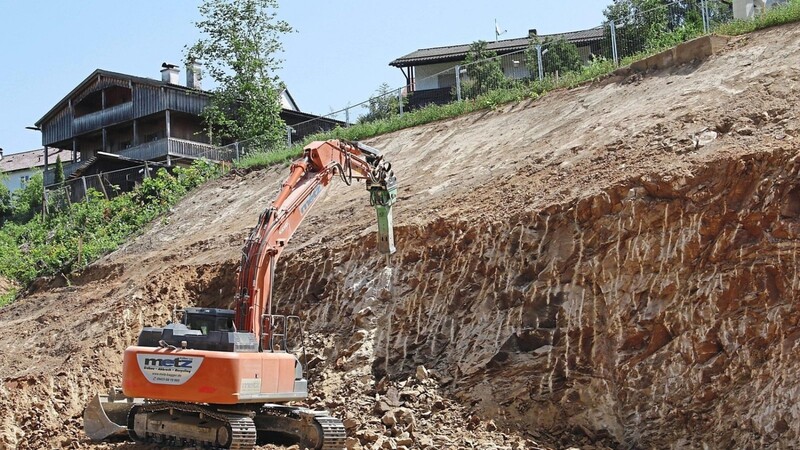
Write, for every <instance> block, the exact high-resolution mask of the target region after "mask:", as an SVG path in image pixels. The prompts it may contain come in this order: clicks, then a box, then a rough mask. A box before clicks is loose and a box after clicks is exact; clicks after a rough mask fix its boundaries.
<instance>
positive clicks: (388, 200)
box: [371, 185, 397, 255]
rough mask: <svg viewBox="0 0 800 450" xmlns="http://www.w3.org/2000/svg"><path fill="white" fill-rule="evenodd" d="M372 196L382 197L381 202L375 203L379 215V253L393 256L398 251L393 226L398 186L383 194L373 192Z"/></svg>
mask: <svg viewBox="0 0 800 450" xmlns="http://www.w3.org/2000/svg"><path fill="white" fill-rule="evenodd" d="M371 194H372V196H373V197H374V196H380V197H382V201H381V202H374V203H373V205H374V206H375V211H376V212H377V213H378V251H379V252H381V253H385V254H387V255H391V254H393V253H394V252H395V250H396V249H395V247H394V228H393V225H392V205H393V204H394V202H395V200H397V186H396V185H395V186H394V187H392V188H391V189H388V190H385V191H382V192H378V191H372V192H371Z"/></svg>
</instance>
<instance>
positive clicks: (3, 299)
mask: <svg viewBox="0 0 800 450" xmlns="http://www.w3.org/2000/svg"><path fill="white" fill-rule="evenodd" d="M16 297H17V290H16V289H12V290H11V291H8V292H6V293H5V294H2V295H0V308H2V307H3V306H6V305H10V304H11V303H12V302H13V301H14V299H15V298H16Z"/></svg>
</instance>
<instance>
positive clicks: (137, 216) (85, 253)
mask: <svg viewBox="0 0 800 450" xmlns="http://www.w3.org/2000/svg"><path fill="white" fill-rule="evenodd" d="M220 173H221V172H220V169H219V167H218V166H216V165H214V164H212V163H210V162H208V161H196V162H195V163H194V164H193V165H192V166H191V167H189V168H176V169H175V170H174V173H173V174H170V173H169V172H167V171H166V170H163V169H162V170H160V171H159V172H158V174H157V175H156V176H154V177H151V178H148V179H146V180H144V182H143V183H142V185H141V186H140V187H139V188H137V189H136V190H134V191H133V192H129V193H125V194H122V195H119V196H117V197H114V198H112V199H110V200H109V199H106V197H105V196H104V195H103V194H102V193H100V192H98V191H95V190H89V192H88V193H87V199H86V201H82V202H77V203H73V204H71V205H67V206H65V208H64V209H63V210H61V211H58V212H55V213H52V214H49V215H47V216H46V218H44V219H42V217H41V215H39V214H34V215H33V216H31V217H30V218H29V220H27V221H23V220H17V219H18V217H19V218H21V217H22V216H21V215H19V216H18V215H17V214H16V212H17V209H16V207H19V211H23V210H26V208H28V209H30V206H31V205H30V204H29V203H32V202H33V200H32V198H31V195H30V192H27V190H28V189H29V188H30V186H31V185H32V184H33V183H29V185H28V186H27V187H26V188H25V189H23V191H24V192H23V193H22V194H20V195H19V196H18V197H17V196H15V216H14V218H13V220H9V221H7V222H6V223H5V224H3V226H2V228H0V275H3V276H5V277H7V278H11V279H14V280H17V281H18V282H20V283H22V284H23V285H25V284H29V283H30V282H31V281H33V280H34V279H36V278H37V277H39V276H42V275H55V274H59V273H60V274H69V273H70V272H72V271H73V270H79V269H81V268H83V267H85V266H86V265H88V264H89V263H91V262H92V261H93V260H95V259H97V258H99V257H100V256H102V255H104V254H106V253H108V252H111V251H113V250H114V249H116V248H117V247H118V246H119V245H120V244H121V243H123V242H125V241H126V240H127V239H129V238H130V236H132V235H134V234H136V233H138V232H140V231H141V230H142V228H144V226H145V225H146V224H147V223H149V222H150V221H152V220H153V219H154V218H156V217H157V216H158V215H160V214H163V213H164V212H166V211H168V210H169V208H170V207H171V206H172V205H174V204H175V203H176V202H177V201H178V200H179V199H180V198H181V197H182V196H183V195H184V194H186V193H187V192H188V191H189V190H191V189H193V188H195V187H197V186H199V185H200V184H202V183H203V182H205V181H207V180H209V179H212V178H214V177H217V176H219V175H220ZM30 189H31V190H33V189H34V188H30ZM39 189H40V190H39V191H37V196H36V198H39V197H40V196H41V188H39ZM0 301H7V299H6V298H5V297H4V298H3V299H0Z"/></svg>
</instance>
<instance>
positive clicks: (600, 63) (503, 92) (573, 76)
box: [236, 0, 800, 168]
mask: <svg viewBox="0 0 800 450" xmlns="http://www.w3.org/2000/svg"><path fill="white" fill-rule="evenodd" d="M799 21H800V0H789V2H788V3H786V4H784V5H781V6H778V7H774V8H772V9H770V10H768V11H767V12H765V13H764V14H761V15H759V16H757V17H755V18H754V19H751V20H735V21H732V22H729V23H725V24H722V25H720V26H718V27H717V28H715V29H714V33H716V34H723V35H728V36H737V35H742V34H746V33H750V32H753V31H757V30H761V29H764V28H769V27H773V26H777V25H783V24H787V23H792V22H799ZM683 37H684V39H691V38H693V37H696V36H694V35H685V36H683ZM673 44H674V43H673ZM660 50H663V48H661V47H659V48H657V49H653V50H652V51H649V52H645V53H641V54H637V55H633V56H628V57H626V58H623V60H622V65H623V66H624V65H629V64H631V63H633V62H635V61H639V60H642V59H644V58H647V57H648V56H651V55H652V54H654V53H657V52H658V51H660ZM615 69H616V67H615V66H614V64H613V63H612V62H611V61H607V60H605V59H598V60H595V61H594V62H592V64H590V65H588V66H586V67H584V68H583V69H582V70H581V71H580V72H577V73H569V74H567V75H565V76H564V77H562V78H560V79H559V80H553V79H546V80H543V81H533V82H530V83H513V84H512V85H511V86H510V87H507V88H504V89H498V90H494V91H491V92H488V93H486V94H483V95H480V96H478V97H477V98H475V99H473V100H463V101H460V102H454V103H450V104H447V105H430V106H426V107H424V108H421V109H418V110H414V111H410V112H407V113H405V114H403V115H402V116H401V115H395V116H392V117H389V118H387V119H381V120H377V121H374V122H366V123H358V124H355V125H352V126H350V127H348V128H337V129H335V130H333V131H330V132H326V133H319V134H315V135H312V136H309V137H308V138H307V139H305V140H304V141H303V142H302V143H301V144H298V145H297V146H294V147H283V148H280V149H275V150H270V151H265V152H254V153H251V154H249V155H248V156H246V157H244V158H242V159H241V160H239V162H238V163H237V164H236V166H237V167H240V168H259V167H267V166H270V165H273V164H279V163H284V162H287V161H289V160H291V159H293V158H296V157H297V156H298V155H300V153H301V152H302V148H303V146H305V145H306V144H307V143H309V142H311V141H317V140H326V139H345V140H359V139H366V138H370V137H375V136H379V135H381V134H386V133H391V132H393V131H398V130H402V129H404V128H409V127H415V126H418V125H423V124H426V123H431V122H435V121H438V120H443V119H449V118H453V117H458V116H461V115H464V114H469V113H471V112H474V111H479V110H483V109H491V108H495V107H497V106H500V105H503V104H506V103H511V102H518V101H521V100H524V99H529V98H533V99H535V98H538V97H539V96H541V95H544V94H546V93H547V92H549V91H551V90H553V89H559V88H571V87H575V86H577V85H580V84H583V83H585V82H588V81H591V80H595V79H598V78H600V77H603V76H605V75H608V74H610V73H611V72H613V71H614V70H615Z"/></svg>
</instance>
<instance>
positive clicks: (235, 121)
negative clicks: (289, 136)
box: [186, 0, 293, 146]
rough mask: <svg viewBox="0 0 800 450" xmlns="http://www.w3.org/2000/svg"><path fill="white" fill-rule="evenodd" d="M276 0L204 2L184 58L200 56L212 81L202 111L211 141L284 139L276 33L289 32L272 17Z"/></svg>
mask: <svg viewBox="0 0 800 450" xmlns="http://www.w3.org/2000/svg"><path fill="white" fill-rule="evenodd" d="M277 8H278V2H277V0H204V2H203V3H202V4H201V5H200V8H199V10H200V14H201V15H202V16H203V20H201V21H200V22H197V23H196V24H195V25H196V26H197V28H198V29H199V30H200V32H201V33H203V34H204V35H205V37H204V38H201V39H200V40H199V41H198V42H197V43H195V44H194V45H192V46H191V47H189V48H187V53H186V59H187V61H192V60H202V61H204V63H205V66H206V69H207V71H208V73H209V75H210V76H211V78H212V79H214V81H215V82H216V83H217V88H216V89H215V91H214V95H213V96H212V99H211V103H210V105H209V106H208V107H207V108H206V110H205V111H204V112H203V117H204V120H205V122H206V132H207V133H208V135H209V136H210V137H211V139H212V141H214V142H216V143H221V142H223V141H226V140H246V139H250V140H252V141H255V142H253V143H254V144H255V145H263V146H271V145H276V144H278V143H280V142H283V140H284V136H285V135H286V128H285V124H284V122H283V120H282V119H281V117H280V112H281V104H280V85H279V82H278V77H277V75H275V72H276V71H277V70H278V69H279V68H280V63H281V61H280V60H279V59H277V58H276V54H277V53H278V52H280V51H282V50H283V46H282V44H281V42H280V37H281V35H283V34H286V33H290V32H292V31H293V30H292V28H291V27H290V26H289V24H288V23H286V22H285V21H283V20H276V13H275V11H274V10H275V9H277Z"/></svg>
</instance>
